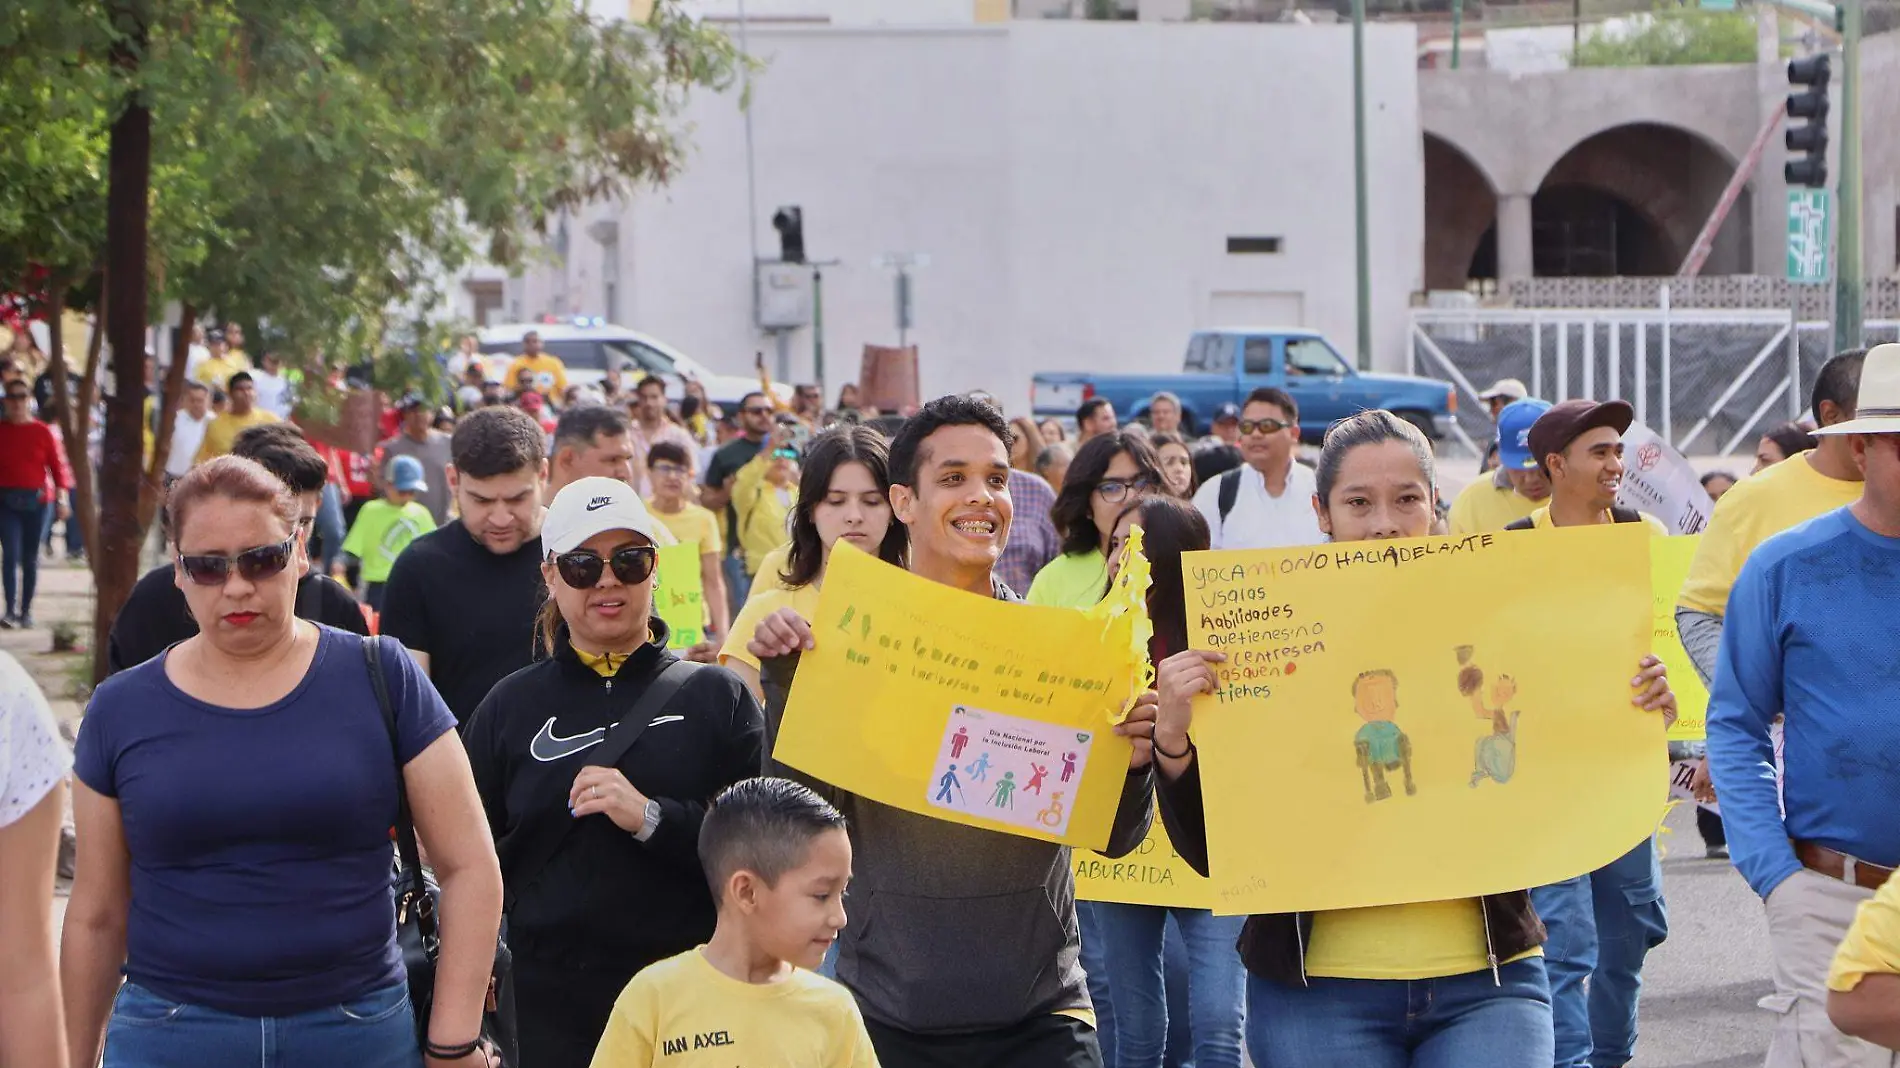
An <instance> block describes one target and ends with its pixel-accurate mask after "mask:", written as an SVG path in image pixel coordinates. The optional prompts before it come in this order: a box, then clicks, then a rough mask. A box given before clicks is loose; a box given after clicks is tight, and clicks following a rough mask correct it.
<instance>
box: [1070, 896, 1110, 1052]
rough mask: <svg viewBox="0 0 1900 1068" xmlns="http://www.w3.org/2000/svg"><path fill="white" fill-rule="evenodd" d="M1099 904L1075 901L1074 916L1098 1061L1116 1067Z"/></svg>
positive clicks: (1105, 953)
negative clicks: (1079, 934) (1078, 928)
mask: <svg viewBox="0 0 1900 1068" xmlns="http://www.w3.org/2000/svg"><path fill="white" fill-rule="evenodd" d="M1101 908H1102V904H1101V903H1100V902H1097V901H1078V902H1076V903H1075V918H1076V922H1077V923H1078V924H1079V925H1080V926H1081V928H1082V970H1083V971H1084V972H1086V973H1088V979H1089V1001H1090V1002H1091V1003H1092V1004H1093V1005H1094V1006H1095V1040H1096V1042H1097V1043H1099V1044H1100V1045H1101V1047H1102V1064H1103V1065H1104V1066H1105V1068H1120V1065H1121V1061H1120V1060H1119V1059H1118V1057H1119V1055H1120V1050H1119V1049H1118V1048H1117V1046H1116V1044H1115V1039H1116V1032H1115V1004H1114V1002H1113V1001H1112V1000H1111V997H1112V995H1111V994H1110V992H1109V988H1108V938H1107V934H1106V932H1104V931H1103V930H1102V921H1101V914H1100V912H1099V911H1098V910H1099V909H1101Z"/></svg>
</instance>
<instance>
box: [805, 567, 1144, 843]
mask: <svg viewBox="0 0 1900 1068" xmlns="http://www.w3.org/2000/svg"><path fill="white" fill-rule="evenodd" d="M840 544H842V543H840ZM1144 570H1145V569H1144ZM1145 621H1146V620H1145V616H1142V617H1141V618H1140V619H1139V620H1137V619H1136V618H1135V617H1134V616H1132V615H1129V614H1122V615H1116V616H1112V617H1111V616H1108V615H1106V614H1103V613H1088V612H1081V611H1077V610H1075V609H1068V608H1044V607H1038V606H1035V605H1026V604H1014V603H1010V602H1006V601H998V600H996V599H994V598H991V597H985V596H981V595H979V594H973V593H967V592H964V591H962V590H957V589H952V588H951V587H948V586H943V585H940V584H938V583H935V582H931V581H929V580H928V579H922V578H918V577H916V576H915V575H912V574H910V573H909V572H907V571H905V570H903V569H902V568H897V567H892V566H891V565H889V564H886V563H884V562H883V561H881V560H878V559H876V558H875V557H872V556H869V555H866V554H865V553H862V552H859V551H857V550H855V549H852V548H848V547H846V548H842V549H838V550H834V551H833V552H832V556H831V560H830V563H829V564H828V566H827V567H826V571H825V585H824V592H823V593H821V594H820V595H819V598H818V611H817V613H816V616H815V617H814V618H813V619H812V620H811V627H812V634H813V639H814V643H815V647H814V648H812V649H810V650H808V651H806V652H805V653H804V654H803V655H802V656H801V658H800V662H799V666H798V676H797V679H796V681H794V682H793V684H792V691H791V695H790V698H789V699H788V701H787V703H786V709H785V720H784V723H783V725H782V726H781V728H780V731H779V735H778V741H777V744H776V745H775V746H774V748H773V753H772V756H773V758H774V759H775V760H778V761H780V762H782V763H785V764H788V765H790V766H792V767H794V768H797V769H798V770H799V771H802V772H804V773H805V774H807V775H810V776H812V777H813V778H815V779H818V780H820V781H822V782H826V783H830V784H832V785H833V786H837V787H839V788H840V789H843V790H847V791H849V792H851V793H854V794H857V795H859V796H860V797H866V798H869V799H871V800H873V801H878V802H881V803H883V804H886V805H891V806H893V807H896V808H901V809H904V810H906V811H909V812H915V813H918V814H920V815H924V816H930V817H934V818H936V819H942V820H949V821H951V822H953V823H961V824H964V825H966V826H972V827H982V828H985V829H988V830H995V831H1002V832H1004V833H1008V834H1015V835H1022V836H1024V837H1029V838H1038V839H1042V840H1044V841H1051V842H1061V843H1063V844H1065V845H1073V846H1080V847H1083V848H1087V849H1101V848H1104V847H1105V846H1107V844H1108V835H1109V828H1110V826H1111V825H1112V824H1113V822H1114V818H1115V810H1116V807H1117V806H1118V804H1119V803H1120V800H1121V793H1122V786H1123V783H1124V781H1125V780H1126V778H1127V772H1128V762H1129V758H1130V756H1131V753H1132V750H1131V747H1130V745H1129V743H1128V742H1127V741H1126V740H1124V739H1122V738H1120V737H1119V736H1117V735H1115V734H1114V733H1113V732H1112V729H1111V728H1112V726H1113V722H1114V718H1115V717H1117V716H1119V714H1120V713H1121V710H1122V708H1123V707H1124V705H1125V704H1126V703H1128V702H1129V701H1131V700H1132V699H1133V697H1134V696H1135V694H1136V693H1137V692H1138V687H1140V686H1141V670H1142V668H1144V667H1145V666H1146V659H1145V657H1138V656H1137V655H1136V654H1135V652H1134V648H1135V640H1134V630H1135V628H1136V626H1137V623H1138V622H1145Z"/></svg>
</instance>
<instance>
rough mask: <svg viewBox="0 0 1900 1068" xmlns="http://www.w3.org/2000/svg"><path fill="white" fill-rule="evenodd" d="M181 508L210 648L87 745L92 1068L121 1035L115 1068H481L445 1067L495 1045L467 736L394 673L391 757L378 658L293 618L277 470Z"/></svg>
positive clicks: (74, 1000)
mask: <svg viewBox="0 0 1900 1068" xmlns="http://www.w3.org/2000/svg"><path fill="white" fill-rule="evenodd" d="M168 507H169V509H170V519H171V527H170V529H171V530H173V531H175V532H176V540H175V542H174V550H175V564H176V571H177V582H178V586H179V588H180V589H181V590H183V591H184V593H185V599H186V601H187V602H188V603H189V605H190V608H191V613H192V617H193V618H194V619H195V620H196V621H197V624H198V634H197V635H196V636H195V637H192V638H190V639H187V640H185V641H183V642H180V643H178V644H177V645H175V646H172V647H171V648H170V649H169V650H167V651H166V652H165V653H164V654H163V655H161V656H159V657H157V658H155V659H153V660H150V661H147V662H146V663H144V664H142V665H140V666H138V667H136V668H133V669H131V670H129V671H125V672H121V673H120V674H118V675H115V676H114V677H112V678H111V679H108V680H107V681H106V682H105V684H104V685H102V686H101V687H100V688H99V690H98V692H97V693H96V694H94V696H93V699H92V703H91V705H90V706H89V707H88V708H87V710H86V716H85V719H84V721H83V722H82V724H81V726H80V730H79V743H78V752H77V755H76V765H75V773H76V778H77V779H78V783H77V784H76V786H75V788H74V791H73V792H74V797H73V810H74V816H75V818H76V820H77V822H78V833H79V858H78V877H77V878H76V879H75V881H74V883H73V893H72V900H71V903H70V905H69V907H68V910H67V913H66V929H65V938H64V961H63V969H62V971H63V976H64V979H65V987H66V991H65V996H66V1018H67V1026H68V1029H69V1037H70V1041H71V1048H72V1053H73V1056H74V1059H75V1063H78V1064H93V1063H94V1060H95V1057H96V1056H97V1055H98V1052H99V1045H100V1041H101V1033H102V1032H103V1037H104V1043H105V1065H106V1068H117V1066H127V1068H131V1066H138V1068H145V1066H165V1068H170V1066H174V1065H176V1066H189V1068H222V1066H225V1065H232V1066H236V1065H245V1066H247V1068H248V1066H252V1065H261V1066H263V1068H303V1066H310V1068H318V1066H323V1068H332V1066H335V1065H347V1066H349V1068H417V1066H419V1065H421V1064H423V1063H424V1062H425V1059H426V1062H427V1064H428V1065H430V1068H437V1066H442V1065H451V1064H452V1065H457V1066H481V1065H485V1063H486V1061H485V1057H486V1053H485V1052H483V1051H476V1052H474V1053H465V1054H463V1055H462V1056H459V1057H453V1058H446V1057H442V1058H439V1057H436V1056H433V1055H427V1053H428V1051H435V1050H442V1051H448V1052H454V1050H453V1047H456V1046H460V1045H464V1044H466V1043H469V1042H471V1040H473V1039H475V1038H476V1037H477V1035H478V1033H479V1030H480V1026H481V1011H482V1003H483V999H484V996H485V993H486V990H487V984H488V973H489V969H490V965H491V963H492V960H493V956H494V947H495V933H496V929H497V927H498V926H499V923H500V914H501V893H502V891H501V875H500V870H499V868H498V867H497V865H496V861H495V851H494V846H493V844H492V842H491V841H490V838H489V835H488V833H487V830H488V829H487V825H486V822H485V820H484V819H483V816H482V811H481V803H480V801H479V799H478V797H477V795H476V792H475V784H474V779H473V777H472V776H471V775H470V772H469V766H468V757H467V754H466V753H465V751H464V750H463V748H462V745H461V742H460V741H459V740H458V739H457V738H456V735H455V730H454V727H455V721H454V718H453V717H452V716H451V715H450V714H449V711H448V708H447V707H446V706H445V705H444V704H443V703H442V699H441V698H440V697H439V696H437V694H436V692H435V689H434V687H432V686H431V685H430V684H429V682H428V680H427V679H426V678H425V677H424V676H423V675H422V674H421V673H420V672H419V671H417V670H416V668H415V666H414V665H413V664H412V663H411V661H410V660H409V658H408V657H407V656H404V655H402V654H401V653H400V652H395V653H391V654H388V655H386V656H385V657H384V661H383V663H384V670H385V672H386V674H387V677H388V680H389V688H390V697H391V701H392V702H393V704H394V707H395V713H396V723H397V736H398V740H397V743H396V746H395V751H393V752H392V750H391V745H390V738H389V733H388V731H387V729H386V728H385V725H384V721H383V718H382V714H381V712H380V710H379V708H378V705H377V701H376V697H375V693H374V690H373V689H372V686H371V683H370V677H369V671H368V667H367V665H366V664H365V663H364V657H363V650H362V646H361V644H360V643H361V641H362V640H363V639H361V638H359V637H357V636H356V635H353V634H348V633H345V632H343V631H339V630H334V629H331V628H328V627H322V626H318V625H317V624H313V623H309V622H306V621H303V620H300V619H298V618H297V616H296V612H295V607H296V606H295V599H296V588H297V580H298V578H299V576H301V575H302V574H303V572H304V570H305V568H306V567H307V566H308V565H307V561H306V559H305V556H304V553H305V549H304V546H303V538H301V537H300V536H299V534H301V529H300V524H298V522H297V510H296V505H295V502H294V500H293V499H292V497H291V495H290V492H289V490H288V489H286V488H285V487H284V485H283V484H282V483H281V482H279V481H277V479H276V478H274V477H273V476H272V475H271V474H270V473H269V472H267V471H266V470H265V469H264V468H263V467H260V466H259V465H257V464H256V463H253V462H252V461H250V460H246V459H241V458H238V457H223V458H220V459H217V460H213V461H211V462H209V463H206V464H203V465H201V466H199V467H198V468H196V469H195V470H193V471H192V472H191V473H190V474H188V475H186V476H185V477H184V478H183V479H182V480H180V481H179V482H178V484H177V485H176V486H175V487H174V488H173V489H172V491H171V500H170V504H169V505H168ZM398 764H400V765H401V768H402V772H401V774H402V776H403V782H404V783H405V784H406V786H407V789H408V793H409V797H410V803H411V806H412V808H413V810H414V816H415V823H416V830H417V833H418V835H419V836H420V838H421V840H422V843H423V846H424V848H425V849H427V851H428V853H429V858H430V861H431V862H432V864H433V865H434V867H435V871H436V875H437V877H438V878H439V879H440V882H441V886H442V909H441V914H442V951H441V959H440V963H439V967H438V971H437V985H436V988H435V1001H434V1009H433V1013H432V1015H431V1019H430V1028H429V1033H428V1034H427V1035H418V1034H417V1033H416V1028H415V1020H414V1016H413V1009H412V1007H411V1005H410V1003H409V996H408V986H407V981H406V978H405V973H404V970H403V964H402V957H401V954H400V952H399V951H398V949H397V945H396V940H395V906H394V902H393V900H392V897H391V887H390V881H391V880H390V869H391V858H392V851H391V846H390V839H389V828H390V826H391V825H392V824H393V823H394V822H395V819H396V805H397V794H396V786H397V780H396V774H397V771H396V769H397V766H398ZM121 967H123V970H124V973H125V977H126V982H125V984H124V986H122V987H121V986H119V972H120V969H121ZM115 987H116V988H117V995H116V997H115V995H114V989H115ZM108 1016H109V1019H108ZM425 1045H426V1050H425V1049H424V1048H423V1047H424V1046H425Z"/></svg>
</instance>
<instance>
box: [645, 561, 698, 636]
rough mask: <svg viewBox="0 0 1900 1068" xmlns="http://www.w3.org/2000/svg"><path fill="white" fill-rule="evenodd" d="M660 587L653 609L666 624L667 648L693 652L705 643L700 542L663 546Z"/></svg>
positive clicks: (657, 589)
mask: <svg viewBox="0 0 1900 1068" xmlns="http://www.w3.org/2000/svg"><path fill="white" fill-rule="evenodd" d="M656 567H657V568H658V570H659V577H660V581H659V585H658V587H657V588H655V589H654V591H653V610H654V611H655V612H658V613H659V616H660V618H661V619H663V620H665V621H666V631H667V638H666V647H667V648H668V649H691V648H692V647H693V646H695V645H698V644H699V643H700V642H703V641H705V640H706V596H705V585H704V584H703V583H702V581H701V574H700V570H699V543H698V542H696V541H689V542H683V543H681V544H678V545H662V546H660V557H659V563H658V564H657V565H656Z"/></svg>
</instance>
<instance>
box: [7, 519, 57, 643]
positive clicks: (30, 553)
mask: <svg viewBox="0 0 1900 1068" xmlns="http://www.w3.org/2000/svg"><path fill="white" fill-rule="evenodd" d="M5 492H6V493H7V494H8V495H9V496H11V495H14V494H13V491H10V490H9V491H5ZM47 512H48V514H50V512H51V509H50V508H49V509H47ZM40 515H41V509H40V508H38V507H35V508H34V509H32V510H31V511H28V510H25V509H21V508H16V507H10V506H9V504H8V502H6V501H0V579H3V580H4V581H3V583H0V584H4V586H5V589H6V595H7V612H6V614H7V615H8V616H15V615H25V614H26V613H28V612H31V611H32V610H33V590H34V587H36V586H37V585H39V580H40Z"/></svg>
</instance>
